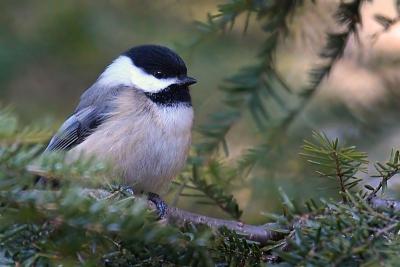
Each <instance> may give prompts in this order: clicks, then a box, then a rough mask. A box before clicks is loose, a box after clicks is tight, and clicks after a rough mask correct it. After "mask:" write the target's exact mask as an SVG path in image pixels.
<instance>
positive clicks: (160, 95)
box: [145, 84, 192, 106]
mask: <svg viewBox="0 0 400 267" xmlns="http://www.w3.org/2000/svg"><path fill="white" fill-rule="evenodd" d="M145 95H146V96H147V97H148V98H149V99H150V100H151V101H153V102H154V103H156V104H157V105H161V106H180V105H183V106H192V101H191V97H190V93H189V88H188V86H186V85H176V84H173V85H171V86H169V87H167V88H165V89H163V90H161V91H159V92H157V93H148V92H146V93H145Z"/></svg>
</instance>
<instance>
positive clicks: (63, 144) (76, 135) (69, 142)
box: [46, 106, 106, 151]
mask: <svg viewBox="0 0 400 267" xmlns="http://www.w3.org/2000/svg"><path fill="white" fill-rule="evenodd" d="M105 119H106V115H105V114H104V113H103V112H100V111H99V110H98V109H97V108H96V107H94V106H88V107H86V108H83V109H81V110H79V111H77V112H76V113H74V114H73V115H72V116H70V117H69V118H68V119H67V120H66V121H65V122H64V123H63V125H62V126H61V128H60V129H59V130H58V132H57V133H56V134H55V135H54V136H53V138H52V139H51V140H50V143H49V145H48V146H47V148H46V151H54V150H70V149H72V148H73V147H75V146H77V145H78V144H80V143H82V142H83V141H84V140H85V139H86V138H87V137H88V136H89V135H90V134H91V133H92V132H93V131H94V130H95V129H96V127H98V126H99V125H100V124H101V123H102V122H103V121H104V120H105Z"/></svg>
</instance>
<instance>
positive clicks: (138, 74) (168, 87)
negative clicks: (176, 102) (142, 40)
mask: <svg viewBox="0 0 400 267" xmlns="http://www.w3.org/2000/svg"><path fill="white" fill-rule="evenodd" d="M99 81H100V82H101V83H103V84H104V85H106V86H128V87H133V88H135V89H136V90H139V91H143V92H144V93H145V94H146V95H147V96H148V97H149V98H150V99H152V100H156V101H155V102H157V101H158V100H159V101H167V102H168V101H169V99H168V98H170V97H176V96H177V94H178V96H179V95H181V98H182V97H183V98H184V99H183V100H185V99H186V98H188V97H189V99H186V100H185V101H189V102H190V95H189V91H188V88H189V86H190V85H192V84H194V83H196V79H194V78H192V77H189V76H187V69H186V65H185V62H184V61H183V60H182V58H181V57H180V56H179V55H177V54H176V53H175V52H174V51H172V50H171V49H169V48H167V47H163V46H158V45H142V46H137V47H133V48H131V49H129V50H128V51H126V52H125V53H123V54H121V55H120V56H119V57H118V58H117V59H115V60H114V61H113V62H112V63H111V64H110V65H109V66H108V67H107V68H106V70H105V71H104V72H103V73H102V74H101V76H100V78H99Z"/></svg>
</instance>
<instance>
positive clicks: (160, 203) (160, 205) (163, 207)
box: [147, 193, 168, 220]
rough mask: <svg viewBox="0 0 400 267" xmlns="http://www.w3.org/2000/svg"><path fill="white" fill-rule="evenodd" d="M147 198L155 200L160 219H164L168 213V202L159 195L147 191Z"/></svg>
mask: <svg viewBox="0 0 400 267" xmlns="http://www.w3.org/2000/svg"><path fill="white" fill-rule="evenodd" d="M147 199H148V200H150V201H151V202H153V204H154V205H155V206H156V209H157V214H158V219H160V220H162V219H164V218H165V215H166V214H167V208H168V205H167V203H165V202H164V200H162V199H161V197H160V196H159V195H157V194H154V193H147Z"/></svg>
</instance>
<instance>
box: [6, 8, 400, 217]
mask: <svg viewBox="0 0 400 267" xmlns="http://www.w3.org/2000/svg"><path fill="white" fill-rule="evenodd" d="M305 2H306V4H305V5H304V7H303V8H301V10H299V11H298V12H297V13H296V15H295V17H294V18H293V20H291V21H290V25H291V26H290V33H289V36H288V38H287V39H286V40H285V41H283V42H282V44H280V45H279V46H278V51H277V55H276V62H277V68H278V70H279V72H280V73H281V76H282V77H283V78H284V79H285V81H286V82H287V83H288V84H289V85H290V86H291V88H292V89H293V90H300V89H301V88H302V87H304V86H305V85H306V84H307V78H308V75H307V73H308V71H309V70H310V68H311V67H312V66H314V65H315V64H317V63H318V62H319V58H318V52H319V51H320V49H321V48H322V47H323V45H324V44H325V36H326V32H328V31H335V30H338V26H336V24H335V23H334V20H333V19H332V13H333V12H334V11H335V8H336V7H337V3H338V1H335V0H331V1H317V4H316V5H314V4H311V3H308V1H305ZM309 2H311V1H309ZM393 2H394V1H393ZM219 3H224V1H208V0H206V1H204V0H203V1H194V0H186V1H183V0H166V1H128V0H114V1H103V0H100V1H88V0H86V1H81V0H80V1H78V0H73V1H66V0H64V1H52V0H40V1H39V0H30V1H27V0H21V1H7V0H5V1H1V2H0V94H1V104H2V105H5V106H7V105H10V106H12V107H13V108H14V109H15V110H16V111H17V113H18V114H19V115H20V116H21V117H22V120H23V121H24V122H25V123H30V122H32V121H38V122H39V121H48V120H51V121H53V122H54V124H55V125H56V126H58V125H60V124H61V123H62V121H63V119H65V117H66V116H67V115H69V113H71V112H72V110H73V109H74V107H75V105H76V104H77V102H78V98H79V96H80V94H81V93H82V92H83V91H84V90H85V89H86V88H88V87H89V86H90V85H91V83H92V82H93V81H94V80H95V79H96V78H97V76H98V75H99V73H100V72H101V71H102V70H103V69H104V67H105V66H107V65H108V64H109V63H110V62H111V61H112V60H113V59H114V58H115V57H116V56H117V55H118V54H120V53H121V52H123V51H125V50H127V49H128V48H130V47H132V46H135V45H139V44H145V43H153V44H161V45H166V46H169V47H171V48H173V49H175V50H176V51H178V53H179V54H181V55H182V57H183V58H184V59H185V61H186V63H187V65H188V70H189V73H190V75H192V76H194V77H196V78H197V79H198V81H199V83H198V84H197V85H196V86H194V87H193V89H192V96H193V101H194V108H195V112H196V122H195V123H196V126H198V125H201V124H203V123H206V122H207V120H208V118H209V114H211V113H214V112H218V111H219V110H220V109H221V99H222V93H221V92H220V91H218V86H219V85H221V84H223V82H224V78H227V77H229V76H230V75H232V74H234V73H235V72H236V71H238V70H239V69H240V68H241V67H243V66H246V65H251V64H252V63H254V62H255V61H256V60H257V53H258V52H259V51H260V50H261V48H262V45H263V40H264V36H263V32H262V31H261V30H260V24H259V22H257V21H256V20H255V19H252V20H251V21H250V27H249V30H248V31H247V33H246V34H243V18H238V21H237V24H236V26H235V27H234V28H233V29H232V31H230V32H227V33H225V34H220V35H217V36H215V37H212V38H208V39H206V40H203V41H202V42H200V43H198V44H197V45H195V46H188V44H192V43H193V40H195V39H196V37H197V36H198V35H199V33H198V32H197V30H196V26H195V23H194V21H196V20H199V21H204V20H205V19H206V17H207V13H216V12H217V4H219ZM362 14H363V27H362V28H361V29H360V42H357V41H356V40H355V39H354V38H353V39H352V40H350V42H349V43H348V45H347V47H346V51H345V54H344V57H343V59H342V60H340V61H339V62H338V63H337V64H336V66H335V68H334V70H333V72H332V73H331V75H330V77H329V79H328V80H327V81H325V82H324V84H323V85H322V87H321V88H320V89H319V91H318V93H317V95H316V96H314V97H313V99H312V101H311V103H310V104H309V105H307V107H306V108H305V109H304V111H302V114H299V116H298V118H297V119H296V120H295V121H294V122H293V124H292V125H291V126H290V128H289V135H288V140H287V142H285V144H284V145H283V146H282V147H281V149H280V150H279V151H278V152H276V153H275V154H274V156H273V157H272V158H271V161H270V162H269V164H268V166H265V167H266V168H267V169H268V171H267V172H261V171H258V170H254V171H253V173H252V175H250V177H249V178H246V179H243V181H240V182H238V183H237V184H232V188H231V189H232V191H233V193H234V195H235V196H236V197H237V199H238V201H239V204H240V206H241V208H242V209H243V210H244V217H243V219H244V220H246V221H249V222H256V221H263V220H264V218H263V217H262V215H260V212H261V211H277V210H280V208H281V205H280V202H281V201H280V199H279V194H278V193H277V192H278V191H277V188H279V187H282V188H283V189H284V190H285V191H286V193H287V194H288V195H289V196H291V197H292V198H294V199H296V200H298V201H299V202H298V203H300V202H301V201H304V200H306V199H308V198H310V197H314V198H317V199H318V198H319V197H321V196H323V197H331V196H332V197H334V196H335V195H336V194H335V192H336V191H335V184H334V183H332V182H330V181H325V180H324V179H321V178H318V177H316V175H315V174H314V173H313V171H312V168H311V167H310V166H309V165H307V163H306V162H305V161H304V160H302V159H301V158H300V157H299V155H298V153H299V152H300V151H301V148H300V146H301V144H302V139H303V138H307V139H309V137H310V135H311V131H312V129H315V130H320V131H324V132H326V133H327V135H328V136H329V137H339V138H340V140H342V141H343V142H345V143H347V144H354V145H357V146H358V147H359V148H360V149H362V150H364V151H368V152H369V153H370V159H371V161H375V160H384V159H385V158H386V157H387V155H388V154H389V152H390V149H391V148H392V147H395V148H399V145H398V144H399V141H400V128H399V127H398V121H399V116H398V114H399V111H400V106H399V100H400V92H399V91H398V90H399V89H398V87H399V86H398V85H399V79H400V75H399V73H400V72H399V70H400V69H399V66H400V65H399V62H400V61H399V59H400V27H398V25H397V24H396V25H394V26H393V27H392V28H391V29H390V30H389V31H383V28H382V25H380V24H379V23H377V22H376V21H375V19H374V16H375V15H376V14H383V15H385V16H388V17H395V16H397V13H396V9H395V7H394V3H392V1H373V2H372V3H369V4H366V5H365V6H364V8H363V10H362ZM377 32H382V34H379V35H376V33H377ZM288 101H290V100H288ZM262 135H263V134H262V132H261V133H260V132H258V131H256V127H255V125H254V123H253V122H252V120H251V119H250V116H249V115H248V114H245V115H244V117H243V119H242V120H241V121H240V122H238V123H237V124H236V125H235V127H234V128H233V129H232V130H231V132H230V133H229V134H228V143H229V146H230V148H231V153H230V156H229V158H228V159H226V161H227V162H229V161H231V160H233V159H235V157H238V156H239V155H240V154H241V153H242V152H243V151H244V150H245V149H246V148H248V147H250V146H251V145H254V144H257V143H258V142H259V141H260V140H262V138H263V136H262ZM199 138H200V136H199V135H198V134H196V135H195V140H194V141H195V142H196V141H197V140H199ZM394 180H395V179H394ZM373 182H374V181H373V180H372V183H373ZM391 188H393V189H394V190H396V188H398V189H400V188H399V187H396V186H392V187H391ZM391 193H392V194H396V191H393V192H391ZM172 198H173V196H172V195H171V196H170V200H171V199H172ZM187 200H188V201H187ZM178 205H179V206H183V207H185V208H188V209H190V210H196V209H198V208H201V209H202V211H203V212H204V213H211V214H214V215H217V216H224V215H223V214H221V213H220V212H219V211H216V210H208V209H207V208H206V207H200V206H198V205H196V204H195V203H194V202H193V200H191V199H186V198H185V199H182V198H181V199H180V201H179V202H178Z"/></svg>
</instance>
